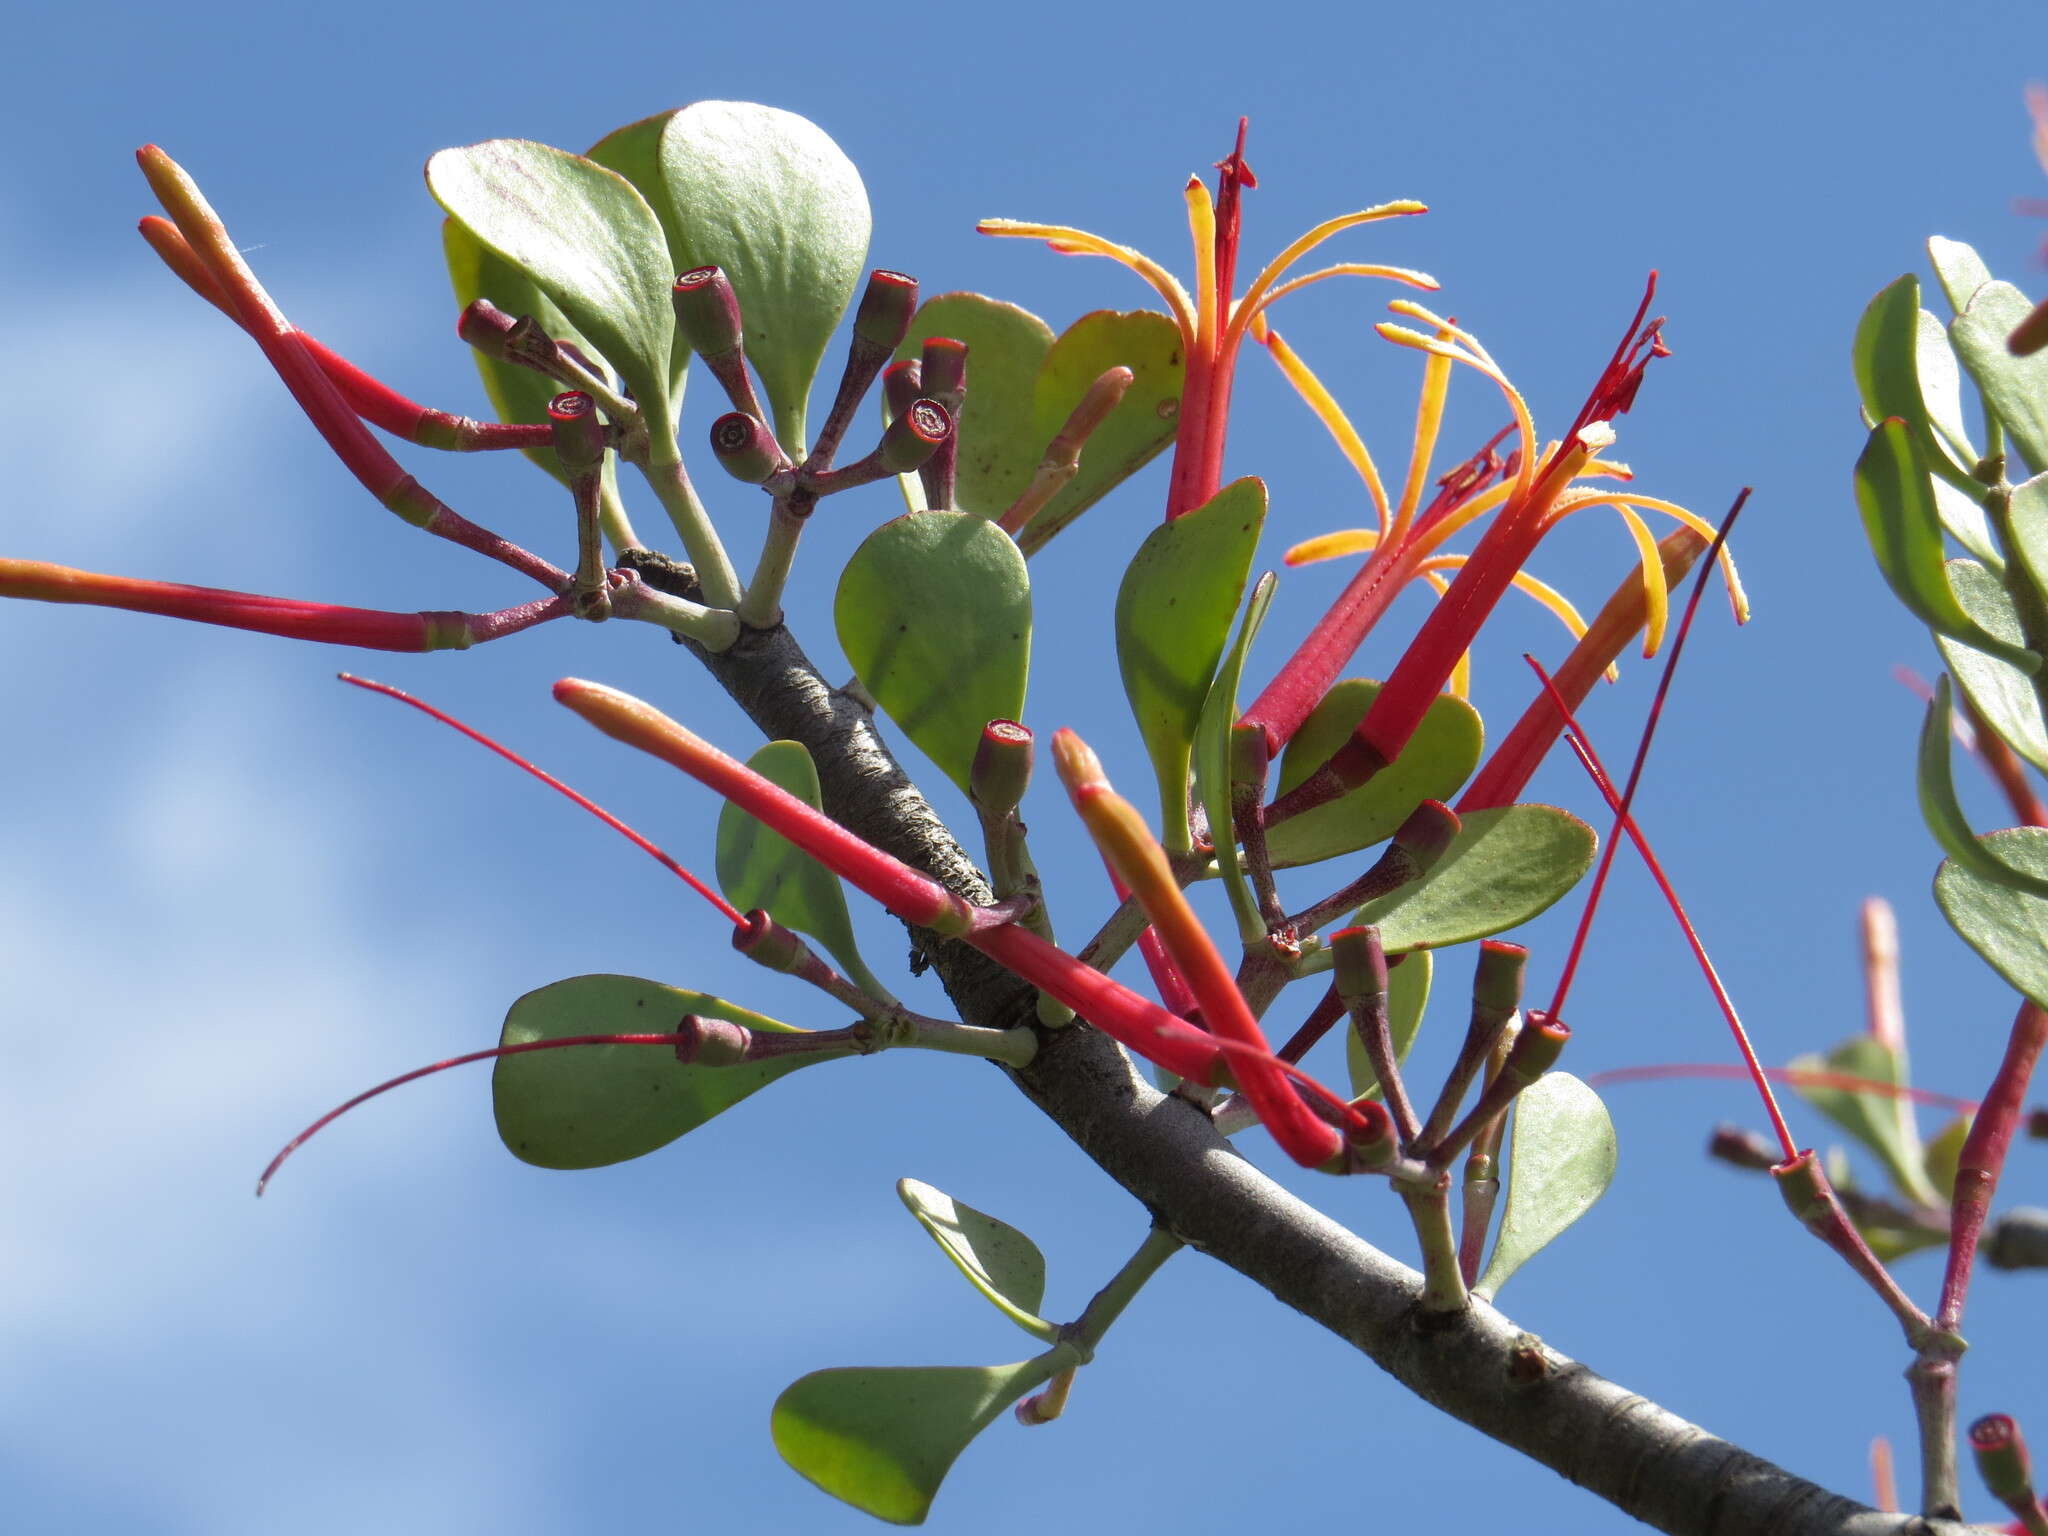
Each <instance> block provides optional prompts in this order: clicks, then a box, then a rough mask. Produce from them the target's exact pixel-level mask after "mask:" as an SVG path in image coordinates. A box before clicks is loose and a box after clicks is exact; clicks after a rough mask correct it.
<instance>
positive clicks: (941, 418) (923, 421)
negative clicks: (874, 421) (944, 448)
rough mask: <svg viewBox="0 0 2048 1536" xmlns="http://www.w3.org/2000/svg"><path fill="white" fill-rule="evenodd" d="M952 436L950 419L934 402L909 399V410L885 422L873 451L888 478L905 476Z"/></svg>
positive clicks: (950, 414)
mask: <svg viewBox="0 0 2048 1536" xmlns="http://www.w3.org/2000/svg"><path fill="white" fill-rule="evenodd" d="M952 435H953V416H952V413H951V412H950V411H948V410H947V409H946V408H945V407H944V406H943V405H941V404H939V402H938V401H936V400H931V399H919V400H913V401H912V402H911V405H910V409H909V410H907V411H905V412H903V414H902V415H900V416H898V417H897V418H896V419H895V420H894V421H892V422H890V423H889V430H888V431H886V432H884V433H883V434H882V445H881V447H879V448H878V449H876V450H875V453H876V457H877V458H879V459H880V460H881V464H882V468H883V469H885V470H887V471H888V472H889V473H890V474H892V475H907V474H909V473H910V472H911V471H912V470H914V469H916V468H918V467H919V466H920V465H922V464H923V463H924V461H925V460H926V459H929V458H930V457H931V456H932V455H933V454H934V453H937V452H938V451H939V445H940V444H941V443H943V442H945V441H946V440H947V439H948V438H950V437H951V436H952Z"/></svg>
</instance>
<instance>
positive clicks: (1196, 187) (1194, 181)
mask: <svg viewBox="0 0 2048 1536" xmlns="http://www.w3.org/2000/svg"><path fill="white" fill-rule="evenodd" d="M1186 190H1187V191H1189V192H1197V191H1200V192H1206V191H1207V190H1208V184H1207V183H1206V182H1204V181H1203V180H1202V178H1201V177H1199V176H1193V175H1191V176H1189V177H1188V184H1187V188H1186Z"/></svg>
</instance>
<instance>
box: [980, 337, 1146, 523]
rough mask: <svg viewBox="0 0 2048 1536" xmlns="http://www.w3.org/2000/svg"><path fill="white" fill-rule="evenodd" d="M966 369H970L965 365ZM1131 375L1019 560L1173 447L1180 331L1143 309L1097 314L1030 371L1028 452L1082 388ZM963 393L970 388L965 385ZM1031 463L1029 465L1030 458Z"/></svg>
mask: <svg viewBox="0 0 2048 1536" xmlns="http://www.w3.org/2000/svg"><path fill="white" fill-rule="evenodd" d="M969 366H970V367H972V366H973V365H972V364H971V363H970V364H969ZM1118 367H1122V368H1128V369H1130V370H1131V372H1132V373H1133V374H1134V375H1136V377H1135V378H1133V380H1132V381H1131V387H1130V389H1129V390H1128V391H1126V392H1125V394H1124V397H1123V399H1122V400H1121V401H1119V402H1118V403H1117V408H1116V409H1115V410H1113V411H1111V412H1110V413H1109V415H1108V416H1107V417H1106V418H1105V419H1104V420H1103V423H1102V425H1101V426H1099V427H1097V428H1096V429H1095V431H1094V433H1093V435H1091V436H1090V437H1089V439H1088V444H1087V446H1086V447H1085V448H1083V449H1082V450H1081V467H1080V470H1079V472H1078V473H1077V474H1076V475H1075V476H1074V478H1073V479H1071V480H1069V481H1068V482H1067V483H1066V485H1064V486H1063V487H1061V489H1060V492H1059V494H1058V495H1056V496H1054V497H1053V499H1052V500H1051V501H1049V502H1047V503H1046V504H1045V505H1044V506H1043V507H1042V508H1040V509H1039V512H1038V515H1037V516H1036V517H1034V518H1032V519H1031V521H1030V523H1029V524H1027V525H1026V527H1025V529H1024V531H1023V532H1022V533H1020V534H1018V536H1017V543H1018V544H1019V545H1020V546H1021V547H1022V548H1023V550H1024V553H1025V554H1027V555H1031V554H1036V553H1037V552H1038V551H1039V550H1041V549H1043V548H1044V547H1045V544H1046V541H1047V540H1049V539H1051V538H1052V537H1053V535H1054V534H1056V533H1058V532H1059V531H1060V530H1061V529H1062V528H1065V527H1066V526H1067V525H1068V524H1069V523H1071V522H1073V520H1074V519H1075V518H1077V517H1079V516H1080V515H1081V514H1082V513H1083V512H1086V511H1087V510H1088V509H1089V508H1090V507H1092V506H1094V505H1095V503H1096V502H1098V501H1100V500H1101V499H1102V498H1103V497H1104V496H1106V495H1107V494H1108V493H1109V492H1110V491H1112V490H1114V489H1115V488H1116V487H1117V486H1119V485H1122V484H1123V483H1124V481H1126V480H1128V479H1130V477H1131V476H1132V475H1135V474H1136V473H1137V472H1138V471H1139V470H1141V469H1143V468H1144V467H1145V466H1146V465H1147V464H1149V463H1151V462H1152V460H1154V459H1155V458H1157V457H1158V456H1159V454H1160V452H1161V451H1162V450H1163V449H1164V448H1165V447H1166V445H1167V444H1168V443H1170V442H1172V441H1173V434H1174V429H1175V424H1176V422H1177V420H1178V418H1179V415H1180V394H1181V389H1182V386H1183V383H1184V381H1185V379H1186V377H1187V360H1186V358H1184V357H1183V356H1182V355H1181V344H1180V327H1179V326H1177V325H1175V324H1174V323H1173V321H1172V320H1170V319H1168V318H1167V317H1166V316H1165V315H1162V314H1157V313H1155V312H1154V311H1152V310H1149V309H1138V310H1131V311H1128V312H1125V313H1118V312H1117V311H1115V310H1107V309H1104V310H1097V311H1096V312H1095V313H1093V314H1089V315H1083V316H1082V317H1081V318H1080V319H1078V320H1076V321H1075V322H1074V323H1073V324H1072V325H1070V326H1068V327H1067V328H1066V330H1065V331H1064V332H1062V333H1061V335H1060V339H1059V340H1058V341H1056V342H1054V343H1053V345H1052V351H1050V352H1049V353H1047V354H1046V358H1045V362H1044V363H1043V364H1042V365H1041V366H1040V368H1039V370H1038V382H1037V385H1036V386H1035V388H1034V390H1033V405H1032V413H1033V420H1034V423H1035V429H1034V433H1033V435H1034V436H1035V438H1036V439H1037V447H1036V449H1035V450H1034V452H1035V453H1036V454H1039V455H1042V454H1043V453H1044V451H1045V445H1046V444H1047V443H1050V442H1051V441H1052V439H1053V436H1054V435H1055V434H1056V433H1057V432H1058V431H1059V429H1060V428H1061V427H1062V426H1064V425H1065V424H1066V420H1067V417H1068V416H1070V415H1071V414H1073V410H1074V407H1075V406H1077V405H1079V404H1080V403H1081V396H1082V395H1084V394H1086V393H1087V391H1088V386H1089V385H1091V384H1093V383H1094V382H1095V381H1096V380H1097V379H1099V378H1100V377H1102V375H1103V374H1105V373H1107V372H1108V371H1109V370H1110V369H1112V368H1118ZM969 387H970V389H971V388H972V385H971V383H970V386H969ZM1031 462H1032V463H1033V464H1036V463H1037V462H1038V460H1037V458H1036V457H1034V458H1033V459H1032V460H1031Z"/></svg>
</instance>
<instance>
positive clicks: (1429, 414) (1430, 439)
mask: <svg viewBox="0 0 2048 1536" xmlns="http://www.w3.org/2000/svg"><path fill="white" fill-rule="evenodd" d="M1450 389H1451V360H1450V359H1449V358H1448V357H1429V358H1425V359H1424V360H1423V364H1422V393H1421V395H1420V396H1419V397H1418V399H1417V400H1416V403H1415V438H1414V441H1413V442H1412V443H1411V444H1410V445H1409V449H1408V480H1407V483H1406V484H1405V485H1403V486H1402V487H1401V505H1400V508H1399V509H1398V510H1397V511H1396V512H1395V513H1394V537H1396V538H1401V537H1405V536H1406V534H1407V532H1408V525H1409V524H1410V523H1412V522H1414V521H1415V512H1416V509H1417V508H1418V507H1420V506H1421V505H1422V490H1423V487H1424V486H1426V485H1428V484H1429V464H1430V460H1431V459H1433V458H1434V457H1435V456H1436V439H1437V434H1438V432H1440V431H1441V430H1442V428H1443V422H1444V398H1445V396H1447V395H1448V394H1449V393H1450Z"/></svg>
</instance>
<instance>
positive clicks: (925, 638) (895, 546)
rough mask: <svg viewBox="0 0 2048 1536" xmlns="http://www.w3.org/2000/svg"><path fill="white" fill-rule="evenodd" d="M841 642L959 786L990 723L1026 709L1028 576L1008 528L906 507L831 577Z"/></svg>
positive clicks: (872, 690) (872, 688)
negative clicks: (836, 584)
mask: <svg viewBox="0 0 2048 1536" xmlns="http://www.w3.org/2000/svg"><path fill="white" fill-rule="evenodd" d="M833 615H834V618H835V619H836V620H837V623H838V627H839V645H840V648H841V649H842V650H844V651H845V652H846V659H847V660H848V661H849V662H851V663H852V664H853V670H854V672H855V673H856V674H857V675H858V676H859V678H860V680H861V685H862V686H863V687H865V688H866V689H867V691H868V692H869V694H870V695H872V696H873V698H874V700H875V702H876V703H877V704H879V705H881V707H882V708H883V709H884V710H886V711H887V712H888V715H889V718H890V719H892V720H894V721H895V722H896V724H897V725H898V726H900V727H901V728H902V730H903V734H904V735H906V736H908V737H909V738H910V739H911V741H912V742H914V743H915V744H916V745H917V748H918V750H919V751H921V752H923V753H924V755H925V756H926V757H929V758H930V759H931V760H932V761H933V762H934V763H936V764H938V765H939V767H940V768H941V769H943V770H944V771H945V773H946V775H947V776H948V777H949V778H951V779H952V780H953V782H954V783H955V784H958V785H959V786H960V788H961V789H962V790H963V791H965V790H966V788H967V778H968V773H969V771H970V770H971V769H972V768H973V766H974V753H975V749H976V748H977V747H978V746H979V745H980V742H981V733H982V729H983V727H985V726H986V725H987V724H988V723H989V721H991V720H1016V719H1020V718H1022V716H1023V713H1024V685H1025V681H1026V678H1027V677H1028V675H1029V673H1030V669H1031V577H1030V575H1029V573H1028V572H1027V571H1026V570H1025V567H1024V557H1023V555H1022V554H1020V553H1019V552H1018V550H1017V546H1016V544H1015V543H1014V542H1012V540H1011V538H1010V536H1009V535H1008V534H1006V533H1004V532H1003V531H1002V529H1000V528H998V527H997V526H996V525H995V524H994V523H991V522H989V521H987V520H986V519H984V518H979V517H970V516H968V515H966V514H965V513H960V512H907V513H905V514H904V515H903V516H901V517H899V518H896V519H895V520H893V521H891V522H887V523H884V524H883V525H882V526H881V527H879V528H877V529H876V530H875V531H874V532H873V533H871V534H869V535H868V537H867V538H866V540H865V541H863V542H862V544H861V546H860V548H859V549H857V550H855V551H854V553H853V558H852V559H851V560H849V561H847V563H846V569H845V570H844V571H842V572H841V573H840V576H839V594H838V597H837V599H836V601H835V602H834V605H833Z"/></svg>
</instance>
